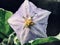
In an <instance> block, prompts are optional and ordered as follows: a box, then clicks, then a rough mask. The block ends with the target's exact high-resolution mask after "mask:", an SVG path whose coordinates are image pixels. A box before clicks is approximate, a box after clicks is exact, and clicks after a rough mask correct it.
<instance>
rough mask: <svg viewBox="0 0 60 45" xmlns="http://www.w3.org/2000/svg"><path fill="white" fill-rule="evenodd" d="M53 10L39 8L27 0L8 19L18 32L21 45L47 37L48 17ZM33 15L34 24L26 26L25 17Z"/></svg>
mask: <svg viewBox="0 0 60 45" xmlns="http://www.w3.org/2000/svg"><path fill="white" fill-rule="evenodd" d="M50 13H51V12H50V11H47V10H44V9H41V8H37V7H36V6H35V5H34V4H33V3H32V2H30V1H28V0H25V1H24V2H23V4H22V5H21V6H20V8H19V9H18V10H17V11H16V13H15V14H14V15H13V16H11V17H10V18H9V19H8V23H9V24H10V26H11V27H12V28H13V30H14V31H15V32H16V34H17V37H18V39H19V41H20V42H21V45H23V44H24V43H27V42H28V41H30V40H34V39H36V38H46V37H47V34H46V28H47V24H48V17H49V14H50ZM23 17H24V18H26V17H27V18H28V17H33V18H32V19H33V22H34V25H33V26H31V28H24V22H25V20H24V18H23Z"/></svg>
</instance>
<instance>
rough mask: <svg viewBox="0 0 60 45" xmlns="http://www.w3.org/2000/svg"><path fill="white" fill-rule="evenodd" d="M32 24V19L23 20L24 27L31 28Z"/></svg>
mask: <svg viewBox="0 0 60 45" xmlns="http://www.w3.org/2000/svg"><path fill="white" fill-rule="evenodd" d="M33 24H34V23H33V21H32V18H30V17H29V18H27V19H25V27H30V26H32V25H33Z"/></svg>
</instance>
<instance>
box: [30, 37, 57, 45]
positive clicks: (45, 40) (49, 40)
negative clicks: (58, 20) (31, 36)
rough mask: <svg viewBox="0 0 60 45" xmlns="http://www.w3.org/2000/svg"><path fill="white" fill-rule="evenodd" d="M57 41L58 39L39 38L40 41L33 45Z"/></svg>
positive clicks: (37, 40) (34, 42) (35, 41)
mask: <svg viewBox="0 0 60 45" xmlns="http://www.w3.org/2000/svg"><path fill="white" fill-rule="evenodd" d="M57 40H58V39H56V38H54V37H47V38H39V39H36V40H34V41H33V42H32V44H31V45H40V44H44V43H51V42H53V41H57Z"/></svg>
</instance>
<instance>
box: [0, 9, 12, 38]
mask: <svg viewBox="0 0 60 45" xmlns="http://www.w3.org/2000/svg"><path fill="white" fill-rule="evenodd" d="M12 14H13V13H12V12H10V11H7V10H4V9H1V8H0V38H2V39H3V38H5V37H8V35H9V34H10V33H11V32H12V30H11V28H10V26H9V24H8V22H7V20H8V18H9V17H11V16H12Z"/></svg>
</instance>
